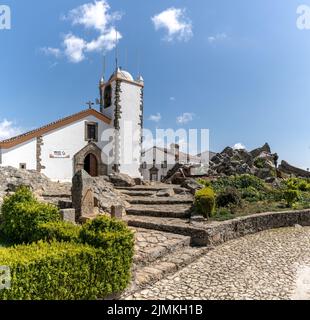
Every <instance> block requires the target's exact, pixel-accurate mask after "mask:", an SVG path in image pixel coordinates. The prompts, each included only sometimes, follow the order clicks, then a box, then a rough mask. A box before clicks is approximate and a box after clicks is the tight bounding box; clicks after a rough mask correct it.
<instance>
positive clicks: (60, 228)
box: [34, 221, 81, 242]
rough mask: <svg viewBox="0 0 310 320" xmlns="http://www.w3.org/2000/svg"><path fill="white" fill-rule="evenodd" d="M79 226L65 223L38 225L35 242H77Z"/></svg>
mask: <svg viewBox="0 0 310 320" xmlns="http://www.w3.org/2000/svg"><path fill="white" fill-rule="evenodd" d="M80 231H81V226H79V225H75V224H72V223H70V222H66V221H56V222H46V223H42V224H40V225H39V228H38V230H37V234H36V235H35V238H34V239H35V240H45V241H49V242H51V241H53V240H56V241H59V242H61V241H66V242H79V241H80V239H79V236H80Z"/></svg>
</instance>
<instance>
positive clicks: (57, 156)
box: [50, 151, 70, 159]
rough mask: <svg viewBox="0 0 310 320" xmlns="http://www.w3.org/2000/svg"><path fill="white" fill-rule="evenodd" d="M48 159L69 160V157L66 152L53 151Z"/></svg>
mask: <svg viewBox="0 0 310 320" xmlns="http://www.w3.org/2000/svg"><path fill="white" fill-rule="evenodd" d="M50 158H55V159H69V158H70V155H69V154H67V153H66V151H53V153H51V154H50Z"/></svg>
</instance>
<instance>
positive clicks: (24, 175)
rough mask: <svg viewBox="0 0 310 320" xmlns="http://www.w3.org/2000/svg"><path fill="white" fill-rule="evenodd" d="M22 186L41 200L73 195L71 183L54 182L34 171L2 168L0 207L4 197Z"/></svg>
mask: <svg viewBox="0 0 310 320" xmlns="http://www.w3.org/2000/svg"><path fill="white" fill-rule="evenodd" d="M21 185H24V186H28V187H29V188H30V189H31V190H32V191H33V193H34V194H35V195H36V196H37V197H38V198H39V199H43V197H44V196H45V195H52V196H54V197H56V198H57V197H59V198H62V197H64V196H69V197H70V195H71V183H58V182H53V181H51V180H50V179H48V178H47V177H46V176H45V175H44V174H42V173H39V172H37V171H34V170H33V171H32V170H29V171H28V170H18V169H15V168H13V167H0V206H1V204H2V200H3V197H4V196H5V195H6V194H10V193H12V192H14V191H15V190H16V189H17V188H18V187H19V186H21Z"/></svg>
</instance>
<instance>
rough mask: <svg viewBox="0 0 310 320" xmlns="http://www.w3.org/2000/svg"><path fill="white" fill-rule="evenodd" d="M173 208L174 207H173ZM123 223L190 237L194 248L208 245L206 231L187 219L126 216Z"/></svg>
mask: <svg viewBox="0 0 310 320" xmlns="http://www.w3.org/2000/svg"><path fill="white" fill-rule="evenodd" d="M175 206H176V205H174V206H173V207H175ZM124 221H126V222H127V224H128V225H129V226H132V227H136V228H144V229H151V230H158V231H163V232H170V233H175V234H181V235H185V236H189V237H191V244H192V245H195V246H207V245H209V243H208V230H207V229H206V228H203V227H201V226H199V224H197V223H195V222H193V223H192V222H190V220H189V219H182V218H168V217H154V216H139V215H127V216H126V217H124Z"/></svg>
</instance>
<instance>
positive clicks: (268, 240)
mask: <svg viewBox="0 0 310 320" xmlns="http://www.w3.org/2000/svg"><path fill="white" fill-rule="evenodd" d="M127 299H155V300H158V299H160V300H163V299H171V300H173V299H186V300H195V299H210V300H212V299H219V300H223V299H233V300H234V299H242V300H244V299H255V300H259V299H309V300H310V228H309V227H305V228H301V227H296V228H285V229H278V230H269V231H264V232H261V233H257V234H254V235H250V236H246V237H244V238H240V239H237V240H233V241H230V242H227V243H225V244H223V245H221V246H218V247H216V248H215V249H214V250H211V251H209V252H208V253H207V254H206V255H205V256H203V257H202V258H200V259H199V260H197V261H196V262H194V263H192V264H191V265H189V266H188V267H186V268H185V269H183V270H181V271H179V272H177V273H175V274H174V275H172V276H169V277H167V278H166V279H163V280H161V281H159V282H157V283H156V284H155V285H153V286H150V287H149V288H147V289H146V290H143V291H141V292H139V293H135V294H134V295H133V296H131V297H128V298H127Z"/></svg>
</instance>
